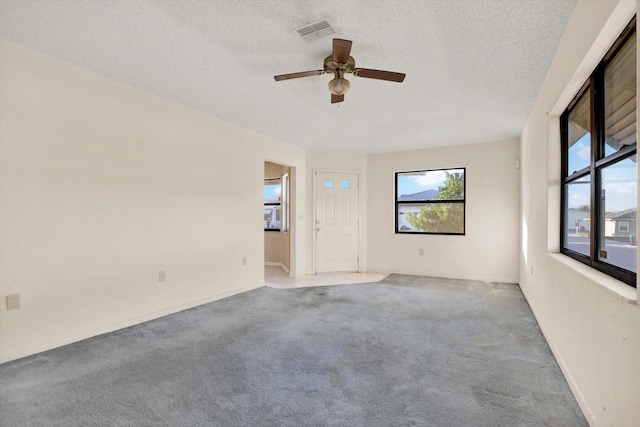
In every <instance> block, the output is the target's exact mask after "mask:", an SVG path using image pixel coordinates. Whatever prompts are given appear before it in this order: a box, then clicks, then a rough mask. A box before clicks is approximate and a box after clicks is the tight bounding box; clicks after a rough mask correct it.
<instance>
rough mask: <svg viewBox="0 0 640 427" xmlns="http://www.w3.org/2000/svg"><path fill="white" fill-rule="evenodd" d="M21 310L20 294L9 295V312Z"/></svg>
mask: <svg viewBox="0 0 640 427" xmlns="http://www.w3.org/2000/svg"><path fill="white" fill-rule="evenodd" d="M19 308H20V294H13V295H7V310H17V309H19Z"/></svg>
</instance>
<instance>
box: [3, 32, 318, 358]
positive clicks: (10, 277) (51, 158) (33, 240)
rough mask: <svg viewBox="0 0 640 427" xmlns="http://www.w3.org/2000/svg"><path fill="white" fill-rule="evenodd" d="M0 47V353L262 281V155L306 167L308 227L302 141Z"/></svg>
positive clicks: (52, 342) (301, 237)
mask: <svg viewBox="0 0 640 427" xmlns="http://www.w3.org/2000/svg"><path fill="white" fill-rule="evenodd" d="M0 56H1V58H2V60H1V61H0V93H1V96H0V114H1V120H2V126H1V127H0V132H1V133H0V149H1V159H0V161H1V164H0V174H1V175H0V178H1V179H0V230H1V234H0V296H1V297H2V300H3V301H2V304H1V305H0V361H7V360H11V359H14V358H17V357H21V356H25V355H28V354H31V353H35V352H38V351H42V350H45V349H48V348H52V347H55V346H58V345H62V344H65V343H69V342H72V341H75V340H78V339H82V338H86V337H89V336H92V335H94V334H96V333H101V332H106V331H110V330H114V329H118V328H121V327H124V326H128V325H130V324H134V323H138V322H141V321H144V320H147V319H150V318H154V317H158V316H161V315H163V314H167V313H170V312H174V311H178V310H181V309H184V308H187V307H190V306H194V305H198V304H201V303H204V302H207V301H211V300H214V299H217V298H220V297H222V296H225V295H229V294H232V293H236V292H240V291H243V290H246V289H250V288H253V287H257V286H262V285H263V284H264V267H263V266H264V254H263V251H264V246H263V239H264V231H263V218H262V203H263V201H262V191H263V173H264V161H265V160H266V159H267V157H268V159H269V160H272V161H276V162H279V163H282V164H287V165H292V166H294V167H295V168H296V172H297V173H299V176H301V177H302V180H303V185H296V183H295V178H294V182H293V183H292V184H293V185H292V187H293V188H292V191H296V200H298V201H299V202H298V203H296V204H295V205H294V206H292V213H293V215H294V216H293V218H294V219H296V220H297V221H300V227H299V228H300V229H303V227H302V224H303V223H304V221H305V205H304V203H305V200H306V198H305V190H306V189H305V186H304V178H305V177H306V170H305V152H304V151H303V150H301V149H298V148H294V147H291V146H289V145H286V144H284V143H281V142H278V141H275V140H273V139H270V138H267V137H265V136H262V135H259V134H256V133H254V132H251V131H248V130H245V129H242V128H239V127H237V126H235V125H231V124H229V123H226V122H223V121H221V120H218V119H216V118H213V117H209V116H206V115H204V114H201V113H198V112H195V111H193V110H190V109H188V108H185V107H183V106H180V105H177V104H175V103H172V102H169V101H166V100H163V99H160V98H158V97H155V96H152V95H149V94H146V93H144V92H142V91H139V90H136V89H133V88H131V87H128V86H125V85H122V84H119V83H116V82H113V81H110V80H108V79H105V78H103V77H101V76H98V75H95V74H92V73H89V72H87V71H84V70H81V69H78V68H75V67H73V66H71V65H69V64H66V63H63V62H61V61H58V60H54V59H52V58H49V57H46V56H44V55H41V54H38V53H35V52H32V51H29V50H27V49H24V48H22V47H19V46H17V45H14V44H11V43H8V42H4V41H2V42H1V44H0ZM291 237H292V239H293V247H294V249H293V253H292V254H291V262H292V268H293V270H294V271H296V272H304V271H305V270H306V266H305V265H304V261H305V259H306V258H305V249H306V243H305V238H306V235H305V233H295V232H293V233H292V236H291ZM245 256H246V257H247V261H248V263H247V265H246V266H243V264H242V258H243V257H245ZM160 270H165V271H166V277H167V280H166V281H165V282H161V283H160V282H158V273H159V271H160ZM14 293H19V294H20V298H21V306H22V307H21V308H20V309H19V310H12V311H7V310H6V304H5V303H4V297H5V296H6V295H9V294H14Z"/></svg>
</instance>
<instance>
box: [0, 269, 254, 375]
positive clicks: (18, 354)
mask: <svg viewBox="0 0 640 427" xmlns="http://www.w3.org/2000/svg"><path fill="white" fill-rule="evenodd" d="M263 286H265V284H264V281H262V282H260V283H258V284H255V285H250V286H246V287H242V288H236V289H232V290H230V291H226V292H222V293H219V294H216V295H212V296H210V297H207V298H203V299H199V300H196V301H191V302H188V303H185V304H180V305H177V306H175V307H170V308H166V309H164V310H160V311H155V312H153V313H149V314H145V315H142V316H137V317H134V318H132V319H128V320H124V321H122V322H117V323H112V324H110V325H106V326H103V327H100V328H96V329H91V330H88V331H84V332H80V333H78V334H74V335H70V336H68V337H65V338H61V339H58V340H55V341H51V342H48V343H45V344H40V345H36V346H33V347H29V348H26V349H23V350H19V351H15V352H13V353H8V354H3V355H1V356H0V363H5V362H9V361H12V360H16V359H20V358H22V357H27V356H31V355H33V354H37V353H40V352H43V351H47V350H51V349H53V348H57V347H62V346H63V345H67V344H72V343H74V342H78V341H82V340H85V339H87V338H92V337H95V336H96V335H101V334H106V333H108V332H113V331H117V330H118V329H123V328H127V327H129V326H133V325H137V324H140V323H144V322H148V321H149V320H153V319H157V318H159V317H164V316H168V315H169V314H173V313H177V312H179V311H183V310H187V309H189V308H193V307H197V306H199V305H203V304H208V303H210V302H213V301H217V300H220V299H222V298H227V297H230V296H232V295H236V294H240V293H243V292H247V291H251V290H253V289H257V288H261V287H263Z"/></svg>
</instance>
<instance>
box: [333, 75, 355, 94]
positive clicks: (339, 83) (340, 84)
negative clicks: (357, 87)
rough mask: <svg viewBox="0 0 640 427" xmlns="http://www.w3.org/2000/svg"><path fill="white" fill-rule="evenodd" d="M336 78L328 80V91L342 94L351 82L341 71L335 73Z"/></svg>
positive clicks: (347, 90)
mask: <svg viewBox="0 0 640 427" xmlns="http://www.w3.org/2000/svg"><path fill="white" fill-rule="evenodd" d="M336 76H337V77H336V78H334V79H333V80H331V81H330V82H329V92H331V93H332V94H334V95H344V94H345V93H347V92H349V87H351V83H349V80H347V79H345V78H344V77H343V73H336Z"/></svg>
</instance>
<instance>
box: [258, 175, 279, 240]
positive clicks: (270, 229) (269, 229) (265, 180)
mask: <svg viewBox="0 0 640 427" xmlns="http://www.w3.org/2000/svg"><path fill="white" fill-rule="evenodd" d="M269 181H277V182H278V183H279V184H280V189H281V191H280V201H279V202H277V203H276V202H264V201H263V203H264V206H265V207H266V206H280V227H278V228H265V229H264V231H277V232H280V230H282V178H281V177H274V178H265V179H264V185H267V184H268V182H269Z"/></svg>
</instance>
